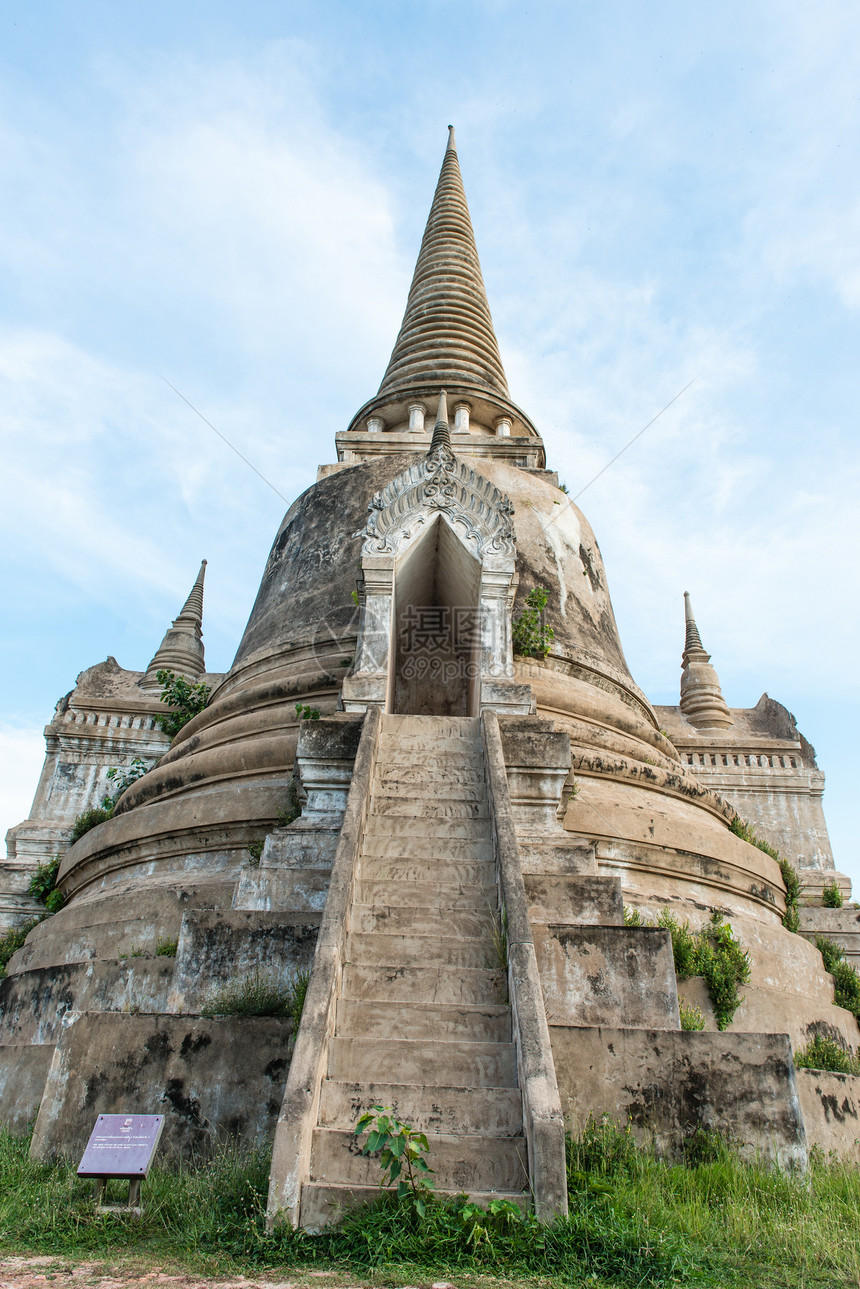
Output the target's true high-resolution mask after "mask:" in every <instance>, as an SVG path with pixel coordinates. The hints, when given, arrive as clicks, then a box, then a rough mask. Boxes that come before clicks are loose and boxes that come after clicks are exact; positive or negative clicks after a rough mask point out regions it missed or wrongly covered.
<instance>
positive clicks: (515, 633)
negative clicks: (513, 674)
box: [511, 586, 555, 658]
mask: <svg viewBox="0 0 860 1289" xmlns="http://www.w3.org/2000/svg"><path fill="white" fill-rule="evenodd" d="M548 598H549V597H548V595H547V593H546V591H545V590H544V588H543V587H542V586H534V587H532V589H531V590H530V591H529V593H528V595H527V596H526V604H525V608H524V609H523V611H522V613H520V614H519V615H518V616H517V617H515V618H514V619H513V620H512V621H511V638H512V642H513V648H514V653H518V654H520V655H521V656H523V657H526V658H545V657H546V656H547V654H548V653H549V651H550V649H551V648H552V642H553V640H554V639H555V632H554V631H553V629H552V627H550V626H547V624H546V622H545V621H544V616H543V615H544V609H545V608H546V602H547V599H548Z"/></svg>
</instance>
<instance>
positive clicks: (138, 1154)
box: [78, 1114, 164, 1217]
mask: <svg viewBox="0 0 860 1289" xmlns="http://www.w3.org/2000/svg"><path fill="white" fill-rule="evenodd" d="M163 1128H164V1115H163V1114H100V1115H99V1117H98V1119H97V1120H96V1125H95V1127H94V1128H93V1130H92V1133H91V1135H90V1139H89V1141H88V1142H87V1148H86V1150H85V1151H84V1153H83V1157H82V1159H81V1162H80V1164H79V1165H78V1177H94V1178H95V1179H96V1182H97V1186H96V1213H131V1214H132V1215H133V1216H134V1217H140V1216H141V1215H142V1213H143V1205H142V1204H141V1202H140V1183H141V1181H142V1180H143V1178H144V1177H145V1176H146V1175H147V1173H148V1172H149V1166H150V1164H151V1163H152V1157H153V1155H154V1154H155V1151H156V1148H157V1146H158V1143H159V1141H160V1140H161V1132H162V1129H163ZM111 1178H117V1179H118V1180H120V1181H127V1182H128V1203H127V1204H105V1203H104V1202H103V1201H104V1194H105V1188H106V1186H107V1183H108V1182H109V1181H110V1180H111Z"/></svg>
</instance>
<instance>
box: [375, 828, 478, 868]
mask: <svg viewBox="0 0 860 1289" xmlns="http://www.w3.org/2000/svg"><path fill="white" fill-rule="evenodd" d="M361 854H362V857H367V856H378V857H380V858H385V859H416V860H446V861H456V860H472V861H476V860H477V861H480V862H481V863H487V864H489V863H492V862H493V859H494V855H493V843H492V841H491V839H490V838H489V837H485V838H475V837H472V838H465V837H428V836H426V835H424V834H421V835H419V834H415V835H413V836H411V837H410V836H405V837H404V836H401V835H397V836H394V835H387V834H386V833H384V832H378V833H367V832H366V833H365V834H364V837H363V838H362V842H361Z"/></svg>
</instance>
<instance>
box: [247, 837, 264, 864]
mask: <svg viewBox="0 0 860 1289" xmlns="http://www.w3.org/2000/svg"><path fill="white" fill-rule="evenodd" d="M265 844H266V840H265V838H263V840H262V841H252V842H251V843H250V845H249V846H247V847H246V849H247V851H248V856H249V859H248V863H249V864H250V865H251V867H252V868H259V866H260V860H261V859H262V857H263V847H264V846H265Z"/></svg>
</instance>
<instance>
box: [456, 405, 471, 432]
mask: <svg viewBox="0 0 860 1289" xmlns="http://www.w3.org/2000/svg"><path fill="white" fill-rule="evenodd" d="M471 411H472V405H471V403H455V404H454V433H455V434H468V433H469V416H470V414H471Z"/></svg>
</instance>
